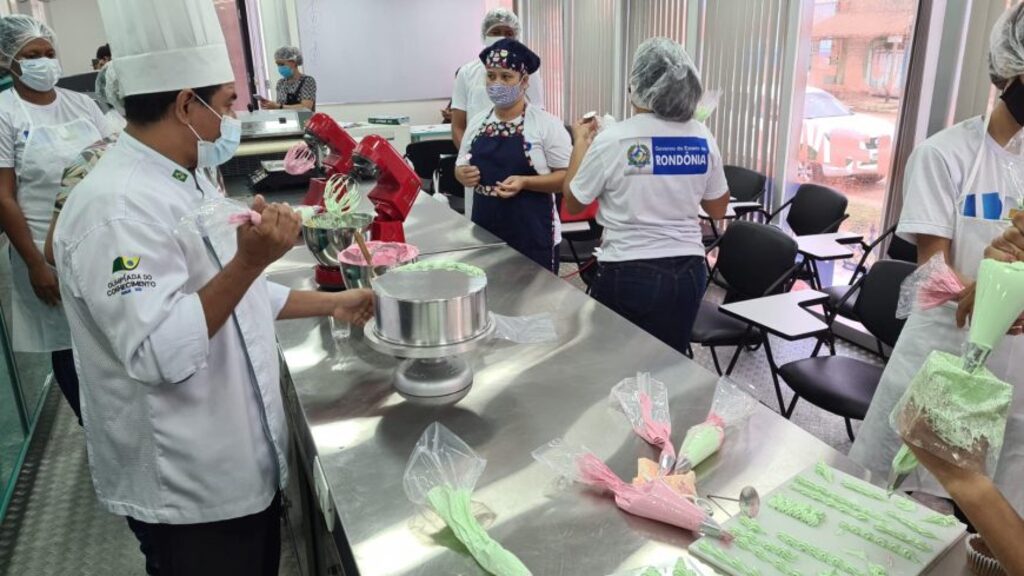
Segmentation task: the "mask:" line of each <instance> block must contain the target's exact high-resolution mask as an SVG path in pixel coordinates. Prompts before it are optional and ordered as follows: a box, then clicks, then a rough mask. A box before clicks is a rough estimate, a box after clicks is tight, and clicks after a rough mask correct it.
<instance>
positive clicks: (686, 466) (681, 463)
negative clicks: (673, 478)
mask: <svg viewBox="0 0 1024 576" xmlns="http://www.w3.org/2000/svg"><path fill="white" fill-rule="evenodd" d="M690 470H693V464H691V463H690V459H689V458H687V457H686V456H683V457H682V458H680V459H678V460H676V474H686V473H687V472H689V471H690Z"/></svg>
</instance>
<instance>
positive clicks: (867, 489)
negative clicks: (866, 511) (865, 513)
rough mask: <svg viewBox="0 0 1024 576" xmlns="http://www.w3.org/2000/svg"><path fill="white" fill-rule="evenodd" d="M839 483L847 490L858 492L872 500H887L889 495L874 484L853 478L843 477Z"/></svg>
mask: <svg viewBox="0 0 1024 576" xmlns="http://www.w3.org/2000/svg"><path fill="white" fill-rule="evenodd" d="M839 485H840V486H842V487H843V488H846V489H847V490H850V491H851V492H856V493H857V494H860V495H861V496H864V497H865V498H870V499H872V500H877V501H879V502H888V501H889V496H888V495H887V494H886V493H885V492H883V491H882V490H879V489H878V488H875V487H874V486H870V485H867V484H864V483H862V482H857V481H855V480H849V479H847V478H843V480H842V481H841V482H840V483H839Z"/></svg>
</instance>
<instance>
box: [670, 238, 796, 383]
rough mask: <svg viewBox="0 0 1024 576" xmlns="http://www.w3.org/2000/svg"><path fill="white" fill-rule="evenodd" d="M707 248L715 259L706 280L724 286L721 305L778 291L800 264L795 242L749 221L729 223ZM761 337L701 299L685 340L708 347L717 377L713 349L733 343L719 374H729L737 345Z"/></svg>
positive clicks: (759, 340)
mask: <svg viewBox="0 0 1024 576" xmlns="http://www.w3.org/2000/svg"><path fill="white" fill-rule="evenodd" d="M713 248H718V259H717V260H716V262H715V266H714V268H712V269H711V273H710V275H709V279H708V283H709V285H710V284H712V283H713V284H715V285H717V286H720V287H722V288H723V289H724V290H725V293H726V295H725V303H726V304H728V303H730V302H739V301H743V300H749V299H751V298H760V297H762V296H770V295H772V294H779V293H782V292H784V291H785V290H786V288H787V287H788V286H789V285H790V284H791V282H790V279H791V277H792V276H793V274H794V273H795V272H796V271H797V269H798V268H799V266H801V264H798V263H795V262H796V250H797V246H796V241H795V240H793V239H792V238H790V237H789V235H787V234H786V233H784V232H782V231H781V230H779V229H778V228H775V227H773V226H767V225H764V224H758V223H755V222H746V221H742V220H741V221H738V222H734V223H733V224H732V225H731V226H729V228H728V229H727V230H726V231H725V233H724V234H722V236H721V238H719V240H718V241H717V242H716V243H715V244H714V245H713ZM764 338H765V335H764V334H762V333H758V332H757V331H755V330H754V329H753V328H752V327H751V326H749V325H748V324H746V323H745V322H742V321H740V320H737V319H735V318H731V317H729V316H726V315H725V314H723V313H722V312H721V311H719V310H718V306H717V305H715V304H712V303H710V302H707V301H704V302H701V306H700V311H699V312H698V314H697V321H696V322H695V323H694V326H693V334H692V335H691V337H690V341H691V342H695V343H697V344H700V345H702V346H705V347H708V348H710V349H711V357H712V359H713V360H714V362H715V370H717V371H718V373H719V374H720V375H721V374H722V367H721V364H720V363H719V360H718V352H717V348H719V347H723V346H735V347H736V351H735V352H734V353H733V356H732V359H731V360H730V361H729V366H728V367H727V368H726V370H725V374H732V371H733V369H734V368H735V367H736V361H737V360H738V359H739V356H740V352H742V350H743V348H745V347H756V346H758V345H760V344H761V343H763V341H764ZM691 352H692V351H691ZM691 355H692V354H691Z"/></svg>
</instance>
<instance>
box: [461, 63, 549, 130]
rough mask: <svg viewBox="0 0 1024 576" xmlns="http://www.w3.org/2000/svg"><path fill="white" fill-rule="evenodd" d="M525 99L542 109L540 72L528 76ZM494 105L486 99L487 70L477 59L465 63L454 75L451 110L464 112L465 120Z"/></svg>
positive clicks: (542, 84) (542, 95)
mask: <svg viewBox="0 0 1024 576" xmlns="http://www.w3.org/2000/svg"><path fill="white" fill-rule="evenodd" d="M526 99H527V100H528V101H529V102H530V105H531V106H533V107H535V108H537V109H539V110H543V109H544V83H543V82H542V81H541V74H540V70H537V71H536V72H534V73H533V74H530V85H529V86H528V87H527V88H526ZM492 106H494V104H492V103H491V99H490V98H488V97H487V68H485V67H484V63H483V62H481V61H480V59H479V58H476V59H473V61H472V62H466V63H465V64H464V65H463V66H462V68H459V72H458V74H456V75H455V90H453V91H452V109H454V110H464V111H465V112H466V118H472V117H474V116H476V115H477V114H480V113H481V112H486V111H487V110H490V109H491V107H492Z"/></svg>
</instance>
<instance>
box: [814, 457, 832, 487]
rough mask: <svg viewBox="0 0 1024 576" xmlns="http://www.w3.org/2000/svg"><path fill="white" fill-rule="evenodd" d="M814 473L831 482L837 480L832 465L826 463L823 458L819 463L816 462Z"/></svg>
mask: <svg viewBox="0 0 1024 576" xmlns="http://www.w3.org/2000/svg"><path fill="white" fill-rule="evenodd" d="M814 473H815V474H817V475H818V476H821V479H822V480H824V481H825V482H828V483H829V484H831V483H832V482H833V481H834V480H835V473H834V472H833V470H832V467H831V466H829V465H828V464H825V462H824V461H822V460H819V461H818V463H817V464H815V466H814Z"/></svg>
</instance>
